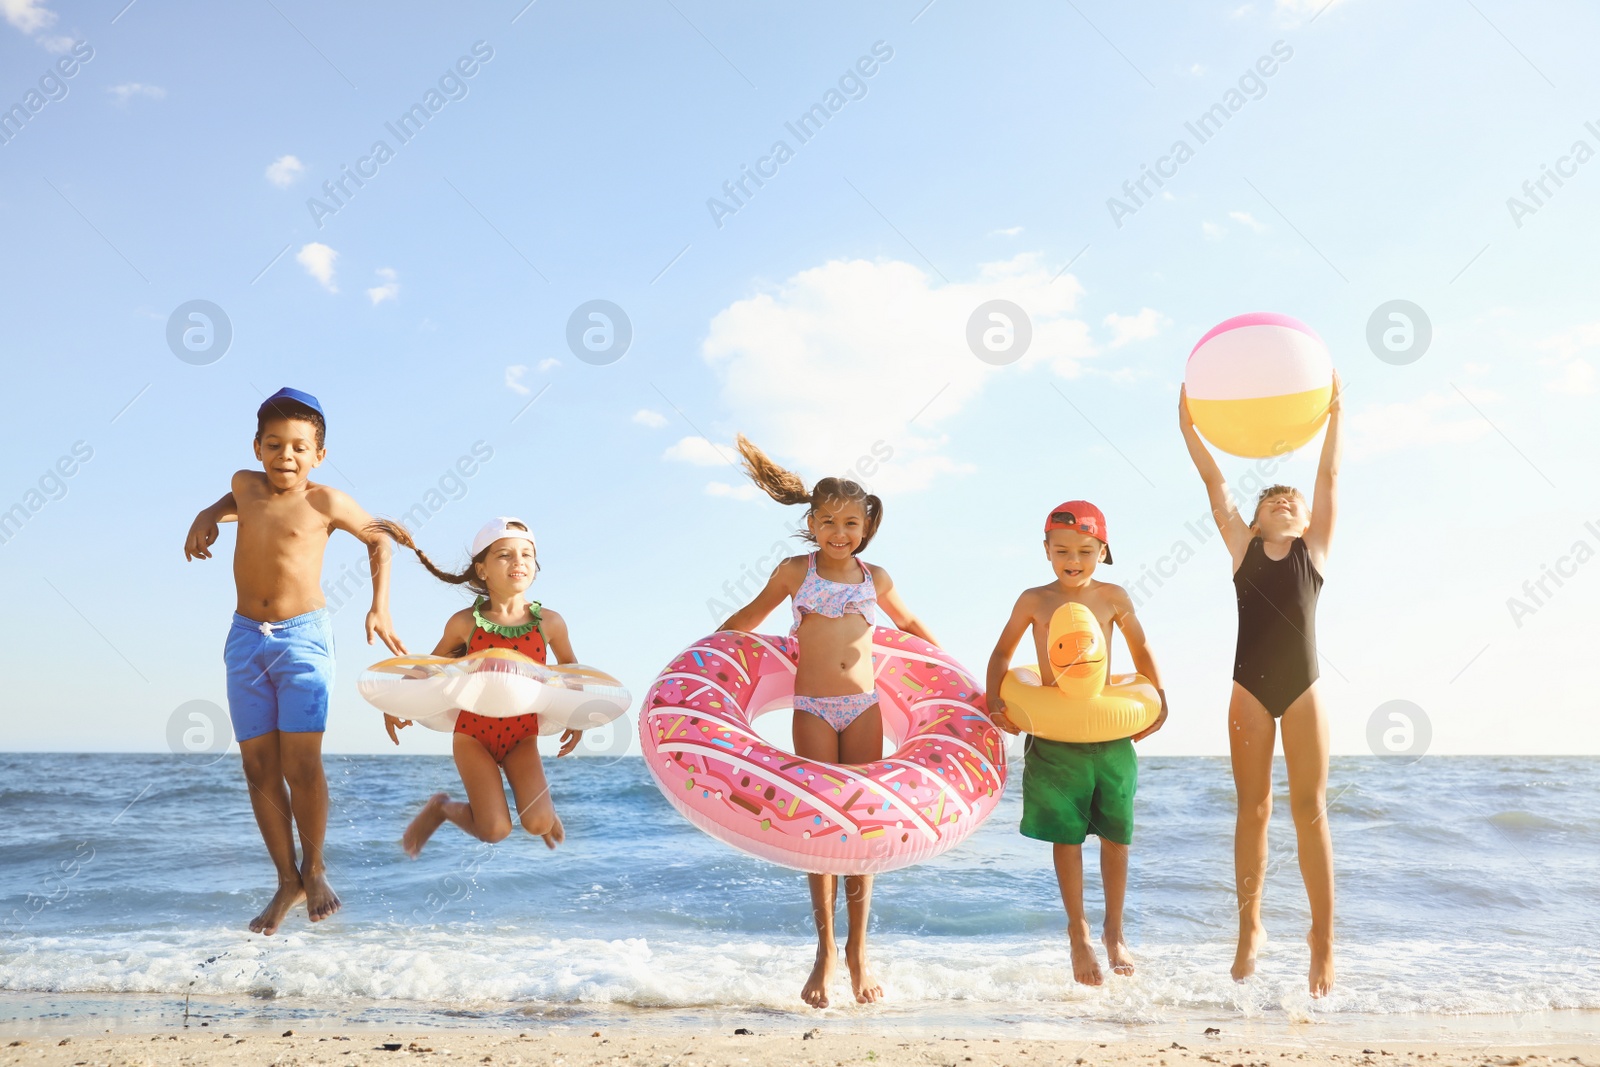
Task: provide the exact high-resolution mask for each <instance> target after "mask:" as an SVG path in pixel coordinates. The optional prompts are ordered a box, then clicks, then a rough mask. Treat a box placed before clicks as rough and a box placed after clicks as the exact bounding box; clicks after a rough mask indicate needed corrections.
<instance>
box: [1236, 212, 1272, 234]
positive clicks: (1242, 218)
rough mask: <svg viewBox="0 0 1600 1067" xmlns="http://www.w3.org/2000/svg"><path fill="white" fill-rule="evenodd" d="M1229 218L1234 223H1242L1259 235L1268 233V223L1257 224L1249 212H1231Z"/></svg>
mask: <svg viewBox="0 0 1600 1067" xmlns="http://www.w3.org/2000/svg"><path fill="white" fill-rule="evenodd" d="M1228 217H1229V218H1230V219H1232V220H1233V221H1234V222H1238V223H1242V224H1243V225H1245V226H1248V227H1250V228H1251V229H1252V230H1254V231H1256V232H1257V233H1266V232H1267V226H1266V223H1264V222H1257V221H1256V219H1255V216H1253V215H1251V214H1250V212H1248V211H1230V212H1228Z"/></svg>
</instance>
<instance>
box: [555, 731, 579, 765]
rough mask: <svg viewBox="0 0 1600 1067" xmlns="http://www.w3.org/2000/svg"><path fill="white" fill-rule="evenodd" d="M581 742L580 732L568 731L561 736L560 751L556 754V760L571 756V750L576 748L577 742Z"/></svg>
mask: <svg viewBox="0 0 1600 1067" xmlns="http://www.w3.org/2000/svg"><path fill="white" fill-rule="evenodd" d="M582 740H583V731H582V730H568V731H567V732H566V733H564V734H562V735H561V751H559V752H557V753H556V759H560V758H561V757H562V756H570V755H571V754H572V750H573V749H575V748H577V747H578V742H579V741H582Z"/></svg>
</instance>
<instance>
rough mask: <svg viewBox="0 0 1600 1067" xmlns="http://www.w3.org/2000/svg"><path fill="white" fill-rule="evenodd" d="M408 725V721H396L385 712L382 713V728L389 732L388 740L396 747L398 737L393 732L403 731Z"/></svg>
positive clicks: (409, 722) (409, 721) (398, 740)
mask: <svg viewBox="0 0 1600 1067" xmlns="http://www.w3.org/2000/svg"><path fill="white" fill-rule="evenodd" d="M410 725H411V720H410V719H397V718H395V717H394V716H393V715H390V714H389V713H388V712H387V711H386V712H384V713H383V728H384V729H385V730H388V731H389V740H391V741H393V742H394V743H395V744H397V745H398V744H399V743H400V735H398V734H396V733H395V731H396V730H404V729H405V728H406V727H407V726H410Z"/></svg>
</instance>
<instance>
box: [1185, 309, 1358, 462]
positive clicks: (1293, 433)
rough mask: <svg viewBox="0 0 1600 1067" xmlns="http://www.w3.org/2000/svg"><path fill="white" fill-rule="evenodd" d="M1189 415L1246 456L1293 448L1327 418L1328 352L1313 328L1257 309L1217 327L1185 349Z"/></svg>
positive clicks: (1211, 436) (1226, 447)
mask: <svg viewBox="0 0 1600 1067" xmlns="http://www.w3.org/2000/svg"><path fill="white" fill-rule="evenodd" d="M1184 386H1185V391H1186V393H1187V395H1188V398H1189V416H1190V417H1191V418H1192V419H1194V425H1195V428H1196V429H1197V430H1199V431H1200V432H1201V433H1202V434H1203V435H1205V438H1206V440H1208V441H1210V442H1211V443H1212V444H1213V445H1215V446H1216V447H1218V448H1220V449H1222V450H1223V451H1224V452H1228V453H1230V454H1232V455H1235V456H1244V457H1248V458H1251V459H1255V458H1260V457H1263V456H1273V455H1279V454H1282V453H1284V452H1290V451H1293V450H1294V449H1296V448H1299V447H1300V446H1301V445H1303V444H1305V443H1306V442H1307V441H1309V440H1311V439H1312V438H1313V437H1315V436H1316V435H1317V431H1318V430H1320V429H1322V424H1323V422H1325V421H1326V420H1327V418H1328V402H1329V401H1330V400H1331V399H1332V397H1333V360H1332V358H1331V357H1330V356H1329V355H1328V346H1327V345H1325V344H1323V342H1322V338H1320V337H1318V336H1317V332H1316V331H1315V330H1313V329H1312V328H1311V327H1309V326H1307V325H1306V324H1305V323H1303V322H1301V321H1300V320H1299V319H1293V318H1290V317H1289V316H1288V315H1277V314H1273V313H1272V312H1267V311H1258V312H1252V313H1251V314H1249V315H1238V316H1235V317H1234V318H1231V319H1229V320H1228V321H1226V322H1224V323H1221V324H1220V325H1218V326H1216V327H1214V328H1213V329H1212V330H1211V332H1209V333H1207V334H1206V335H1205V336H1204V337H1202V338H1200V343H1199V344H1197V345H1195V346H1194V349H1193V351H1191V352H1190V353H1189V365H1188V368H1187V369H1186V370H1185V372H1184Z"/></svg>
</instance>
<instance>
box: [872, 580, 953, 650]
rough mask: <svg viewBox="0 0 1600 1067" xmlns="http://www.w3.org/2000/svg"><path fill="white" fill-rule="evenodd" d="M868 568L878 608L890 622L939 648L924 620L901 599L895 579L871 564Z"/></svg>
mask: <svg viewBox="0 0 1600 1067" xmlns="http://www.w3.org/2000/svg"><path fill="white" fill-rule="evenodd" d="M868 566H869V567H871V568H872V585H873V588H875V589H876V590H877V593H878V607H880V608H882V609H883V613H884V614H885V615H887V616H889V621H890V622H892V623H894V624H895V626H896V627H898V628H899V629H901V630H904V631H905V632H906V633H908V634H910V635H911V636H912V637H920V638H922V639H923V640H924V641H926V642H928V644H930V645H933V646H934V647H935V648H937V647H939V642H938V641H935V640H934V638H933V635H932V634H931V633H929V632H928V628H927V627H926V626H924V625H922V620H921V619H919V618H917V617H916V616H915V615H913V614H911V609H910V608H908V607H906V602H905V601H904V600H901V599H900V594H899V593H898V592H896V591H895V588H894V579H893V578H890V577H889V572H888V571H886V570H884V569H883V568H882V567H874V566H872V565H871V564H868Z"/></svg>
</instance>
